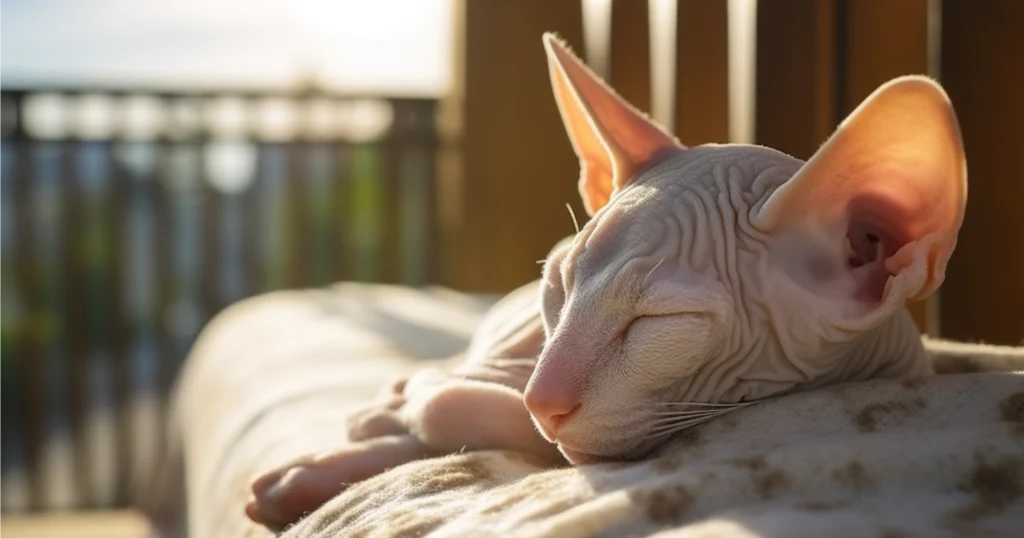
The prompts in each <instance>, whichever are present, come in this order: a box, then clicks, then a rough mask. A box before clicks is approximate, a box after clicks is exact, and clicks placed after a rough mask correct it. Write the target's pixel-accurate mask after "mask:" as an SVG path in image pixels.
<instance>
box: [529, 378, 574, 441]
mask: <svg viewBox="0 0 1024 538" xmlns="http://www.w3.org/2000/svg"><path fill="white" fill-rule="evenodd" d="M535 381H536V380H535ZM523 401H524V402H525V403H526V408H527V409H529V410H530V414H531V415H533V418H534V419H536V420H537V422H538V424H539V425H540V427H541V429H542V430H543V433H544V435H545V436H546V437H548V440H549V441H554V440H555V437H556V436H557V434H558V430H559V428H561V427H562V424H563V423H564V422H565V420H566V419H567V418H569V416H570V415H572V414H573V413H575V412H576V410H577V409H579V408H580V400H579V397H578V396H577V395H576V392H575V391H574V390H571V389H569V388H568V387H566V386H565V385H564V384H561V383H559V384H555V383H550V382H547V383H545V382H543V381H542V382H540V383H530V385H529V386H528V387H527V388H526V393H525V394H523Z"/></svg>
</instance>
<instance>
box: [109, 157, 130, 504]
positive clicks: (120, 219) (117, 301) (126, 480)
mask: <svg viewBox="0 0 1024 538" xmlns="http://www.w3.org/2000/svg"><path fill="white" fill-rule="evenodd" d="M120 143H123V141H119V140H118V138H115V139H114V141H113V142H112V143H111V144H110V145H109V146H108V147H109V148H110V150H111V153H110V155H109V157H108V158H110V160H111V166H110V171H111V175H112V177H111V181H110V187H109V188H110V191H109V193H110V200H109V206H108V207H109V208H110V215H109V219H110V220H109V224H108V228H107V230H108V231H107V233H108V234H110V235H109V237H110V238H111V242H112V244H113V245H114V246H113V249H112V257H113V260H112V264H111V268H112V271H111V273H110V275H109V281H108V284H107V289H108V290H109V294H110V295H109V297H108V304H109V305H110V312H111V313H112V316H113V323H112V331H111V337H112V338H111V350H110V351H111V353H110V360H111V363H112V364H111V365H110V367H109V368H107V371H108V372H111V374H112V376H113V389H114V398H113V402H114V415H115V424H116V426H115V430H116V436H117V440H116V448H115V451H116V457H115V458H114V461H116V462H117V463H118V468H117V471H116V472H117V479H116V485H115V488H114V502H115V503H116V504H118V505H121V504H124V503H126V502H127V501H128V491H129V488H130V485H131V484H130V474H129V472H128V470H129V469H131V468H132V467H133V463H134V459H133V458H134V453H133V451H132V448H131V447H132V444H133V443H132V441H133V437H132V431H133V428H132V421H131V409H130V402H131V390H132V371H133V370H134V368H133V364H132V356H131V351H132V349H131V348H132V345H131V344H132V340H133V339H132V336H133V335H134V332H135V331H134V330H133V323H132V321H133V320H132V319H131V314H130V309H129V297H130V295H128V294H127V293H125V292H126V291H127V289H128V282H130V279H131V277H132V275H131V257H130V256H131V251H130V250H129V237H130V236H129V225H130V218H129V215H130V213H129V211H130V208H131V203H132V191H131V189H132V180H131V177H130V175H129V172H128V170H127V169H126V168H125V166H124V165H123V164H122V163H121V162H120V161H119V160H118V159H116V158H114V154H113V150H114V149H115V148H114V146H115V145H117V144H120Z"/></svg>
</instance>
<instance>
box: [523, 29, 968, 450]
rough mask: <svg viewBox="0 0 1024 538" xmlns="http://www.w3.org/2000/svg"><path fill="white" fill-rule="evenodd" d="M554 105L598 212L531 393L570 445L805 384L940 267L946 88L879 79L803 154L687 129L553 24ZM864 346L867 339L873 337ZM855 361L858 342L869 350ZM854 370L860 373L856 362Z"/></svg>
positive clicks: (551, 309) (932, 282)
mask: <svg viewBox="0 0 1024 538" xmlns="http://www.w3.org/2000/svg"><path fill="white" fill-rule="evenodd" d="M544 45H545V48H546V49H547V53H548V59H549V66H550V74H551V82H552V85H553V89H554V94H555V98H556V100H557V103H558V108H559V110H560V112H561V115H562V119H563V122H564V124H565V127H566V130H567V131H568V134H569V138H570V139H571V141H572V146H573V148H574V150H575V151H576V154H577V155H578V156H579V158H580V167H581V177H580V183H579V185H580V194H581V196H582V197H583V202H584V205H585V207H586V209H587V211H588V213H590V215H591V217H592V218H591V220H590V221H589V222H588V223H587V224H586V225H585V226H584V227H583V229H582V230H580V232H579V233H578V234H577V235H576V236H575V237H574V238H573V240H572V241H570V242H567V243H566V244H565V245H564V246H562V247H561V248H558V249H556V250H555V251H553V252H552V254H551V255H550V256H549V258H548V260H547V263H546V264H545V268H544V281H545V282H544V284H543V315H544V324H545V331H546V333H547V343H546V345H545V347H544V350H543V352H542V354H541V356H540V359H539V361H538V363H537V367H536V370H535V372H534V374H533V376H532V377H531V379H530V383H529V385H528V387H527V390H526V393H525V397H524V400H525V402H526V405H527V407H528V408H529V410H530V413H531V415H533V417H534V420H535V423H536V424H537V425H538V427H539V429H540V430H541V431H542V433H543V434H544V435H545V437H547V438H548V439H549V440H552V441H555V440H557V441H558V443H559V446H560V447H561V448H562V450H563V452H564V453H565V454H566V455H567V457H569V459H570V460H572V461H574V462H582V461H590V460H594V459H601V458H603V457H636V456H639V455H642V454H643V453H644V452H645V451H647V450H649V449H650V448H651V447H653V446H656V445H657V444H658V443H659V442H661V441H663V440H664V439H665V438H666V436H667V434H669V433H671V431H672V430H673V428H675V427H678V426H679V425H681V424H683V425H685V420H688V419H693V420H700V419H702V417H706V416H707V415H708V411H709V410H714V409H717V408H716V407H714V406H710V405H704V406H701V405H690V404H691V403H692V404H699V403H729V402H741V401H750V400H755V399H758V398H763V397H766V396H770V395H773V394H778V393H780V392H783V391H786V390H790V389H792V388H794V387H799V386H805V385H809V384H813V383H814V382H815V381H816V380H820V379H824V378H825V376H832V377H833V378H834V377H835V376H836V372H837V371H845V370H844V369H847V370H849V369H852V368H860V369H861V370H863V369H865V368H867V369H871V368H875V369H877V370H882V369H884V366H885V365H877V364H874V365H873V364H870V361H872V360H882V359H883V358H884V357H878V358H870V357H869V358H868V359H866V360H867V361H868V362H867V363H865V364H858V365H856V366H851V365H849V364H844V361H847V362H849V361H851V360H853V359H852V358H851V357H850V356H849V353H847V350H848V348H850V347H851V346H853V345H854V343H855V342H858V341H861V342H863V340H865V339H867V338H868V337H869V336H871V335H876V336H871V337H877V338H892V337H893V336H892V335H891V334H890V333H893V331H886V330H883V329H885V328H886V327H887V324H891V323H893V321H892V320H894V319H897V318H899V319H902V320H903V323H904V324H903V325H900V330H902V331H904V335H903V336H906V334H905V331H906V330H912V329H909V327H911V326H910V325H909V324H907V323H906V317H905V314H901V315H897V314H900V313H901V312H903V309H904V305H905V303H906V302H907V301H908V300H911V299H922V298H924V297H926V296H928V295H929V294H931V293H932V292H933V291H934V290H935V289H936V288H937V287H938V286H939V284H940V283H941V282H942V280H943V277H944V272H945V267H946V263H947V261H948V259H949V257H950V255H951V254H952V252H953V249H954V247H955V245H956V236H957V232H958V230H959V228H960V224H961V221H962V220H963V211H964V205H965V203H966V198H967V179H966V178H967V171H966V164H965V159H964V152H963V147H962V143H961V140H960V133H959V128H958V125H957V120H956V117H955V114H954V112H953V108H952V105H951V104H950V101H949V99H948V98H947V96H946V94H945V93H944V92H943V90H942V89H941V88H940V87H939V85H938V84H936V83H935V82H933V81H931V80H930V79H927V78H924V77H903V78H899V79H895V80H893V81H891V82H889V83H887V84H885V85H883V86H882V87H880V88H879V89H878V90H876V91H875V92H874V93H873V94H872V95H871V96H869V97H868V98H867V99H865V101H864V102H863V103H862V104H861V105H860V106H859V107H858V108H857V109H856V110H854V111H853V112H852V113H851V114H850V116H849V117H848V118H846V120H845V121H844V122H843V123H842V124H840V126H839V128H838V129H837V130H836V132H835V133H834V134H833V135H832V136H831V137H830V138H829V140H828V141H827V142H826V143H825V144H824V145H823V146H822V147H821V148H820V149H819V150H818V151H817V153H815V154H814V156H813V157H812V158H811V159H810V160H809V161H807V162H804V161H801V160H799V159H796V158H793V157H790V156H788V155H785V154H782V153H780V152H778V151H775V150H772V149H769V148H765V147H760V146H749V145H738V144H730V145H705V146H697V147H692V148H686V147H684V146H682V145H681V144H680V143H679V142H678V141H677V140H676V139H675V138H674V137H672V136H671V135H669V134H668V133H666V132H665V131H664V130H662V129H661V128H660V127H658V126H657V125H655V124H654V123H652V122H651V121H650V120H648V119H647V118H646V117H645V116H644V115H643V114H641V113H640V112H638V111H637V110H636V109H634V108H632V107H631V106H630V105H628V104H627V103H626V102H625V101H623V100H622V99H621V98H620V97H618V96H617V95H616V94H615V93H614V92H613V91H612V90H611V89H610V88H608V87H607V86H606V85H605V84H604V83H603V82H602V81H601V80H600V79H599V78H598V77H596V76H595V75H594V74H593V73H592V72H591V71H590V70H589V69H587V67H586V66H585V65H584V64H583V63H582V62H581V61H580V60H579V59H577V58H576V57H575V56H574V55H573V54H572V53H571V52H570V51H569V50H568V49H567V48H566V47H565V46H564V45H563V44H562V43H561V42H560V41H559V40H558V39H557V38H556V37H555V36H553V35H551V34H547V35H545V36H544ZM868 347H869V348H870V346H868ZM861 360H864V359H863V358H861ZM861 374H863V372H861Z"/></svg>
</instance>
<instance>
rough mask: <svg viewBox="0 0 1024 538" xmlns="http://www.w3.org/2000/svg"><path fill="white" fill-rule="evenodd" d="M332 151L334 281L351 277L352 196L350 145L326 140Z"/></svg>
mask: <svg viewBox="0 0 1024 538" xmlns="http://www.w3.org/2000/svg"><path fill="white" fill-rule="evenodd" d="M329 146H330V147H331V148H332V149H333V154H334V161H333V164H334V168H333V175H332V177H331V180H332V181H333V182H334V190H333V192H332V196H331V214H332V215H333V216H334V218H333V221H332V224H331V233H330V238H331V245H332V252H333V258H332V259H333V267H334V270H333V272H332V275H334V279H335V280H336V281H346V280H351V279H352V275H353V270H354V267H353V265H352V240H351V237H350V235H349V233H348V232H349V223H350V222H351V220H352V210H351V208H350V207H349V200H351V199H352V174H351V167H352V147H351V146H350V145H348V144H346V143H345V141H344V140H338V141H333V142H330V143H329Z"/></svg>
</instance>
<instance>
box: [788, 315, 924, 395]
mask: <svg viewBox="0 0 1024 538" xmlns="http://www.w3.org/2000/svg"><path fill="white" fill-rule="evenodd" d="M839 353H840V354H841V356H840V357H839V360H837V361H835V367H834V368H832V369H831V370H830V371H829V372H827V373H826V374H824V375H823V376H821V377H819V378H818V379H816V380H814V381H813V382H812V383H810V384H808V385H807V386H806V387H801V388H813V387H818V386H823V385H830V384H834V383H845V382H852V381H863V380H865V379H872V378H878V377H916V376H922V375H929V374H932V373H934V372H933V370H932V366H931V363H930V361H929V360H928V357H927V355H926V353H925V349H924V345H923V343H922V341H921V335H920V333H919V332H918V330H917V326H916V325H915V324H914V320H913V318H912V317H911V316H910V313H909V312H908V311H907V310H906V309H900V311H899V312H897V313H896V314H894V315H893V316H892V317H891V318H890V319H889V320H888V321H887V322H885V323H883V324H882V325H880V326H878V327H877V328H875V329H873V330H870V331H867V332H865V333H864V334H861V335H860V336H858V337H857V339H856V340H854V341H853V342H847V343H845V344H843V345H842V348H841V351H840V352H839Z"/></svg>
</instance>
